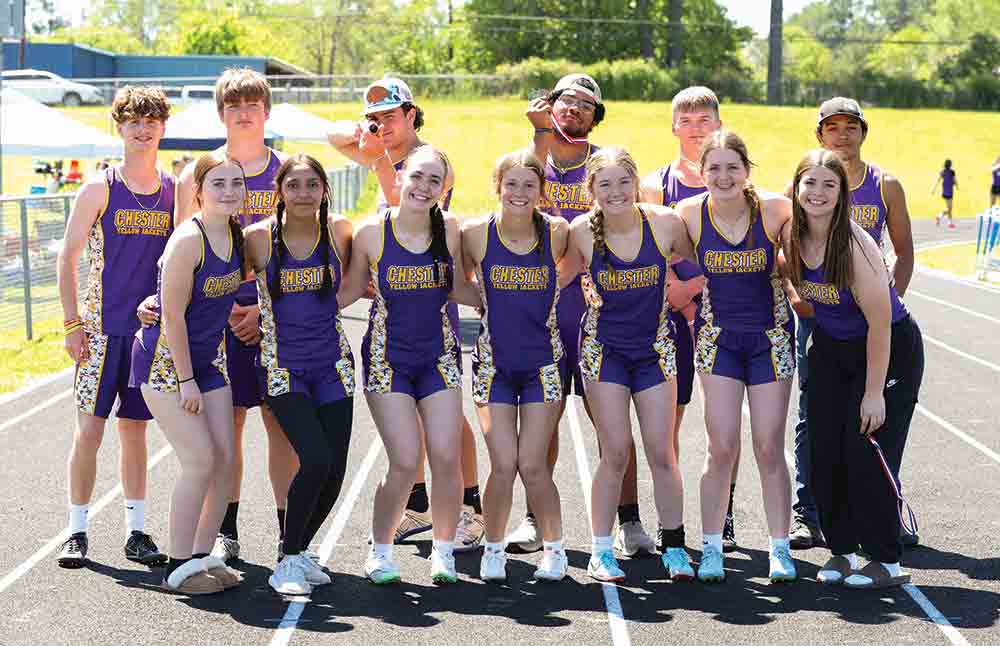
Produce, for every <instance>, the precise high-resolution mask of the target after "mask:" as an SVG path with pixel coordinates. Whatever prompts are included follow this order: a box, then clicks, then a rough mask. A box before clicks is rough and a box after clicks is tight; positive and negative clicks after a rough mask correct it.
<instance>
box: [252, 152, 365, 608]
mask: <svg viewBox="0 0 1000 646" xmlns="http://www.w3.org/2000/svg"><path fill="white" fill-rule="evenodd" d="M275 184H276V187H277V199H278V203H277V212H276V215H275V217H274V219H273V220H267V221H264V222H261V223H259V224H255V225H252V226H251V227H250V228H249V229H248V230H247V247H248V251H249V256H250V260H251V262H252V263H253V267H254V271H255V272H256V275H257V291H258V293H259V301H260V311H261V329H262V331H263V334H262V336H261V342H260V356H259V359H258V361H259V364H260V366H261V367H262V368H263V369H264V370H265V371H266V375H267V377H266V393H265V400H266V401H267V405H268V406H269V407H270V409H271V410H272V411H273V412H274V414H275V415H276V416H277V418H278V421H279V422H280V424H281V428H282V430H283V431H284V433H285V435H287V436H288V440H289V442H290V443H291V445H292V447H294V449H295V453H296V454H297V456H298V461H299V465H300V466H299V470H298V472H297V473H296V475H295V478H294V479H293V480H292V483H291V486H290V487H289V490H288V505H287V507H286V508H285V536H284V540H283V542H282V554H283V556H282V558H281V562H280V563H279V564H278V567H277V568H276V569H275V571H274V574H273V575H272V576H271V577H270V579H268V582H269V583H270V584H271V587H273V588H274V589H275V590H276V591H277V592H280V593H283V594H308V593H309V592H310V591H311V589H312V586H314V585H322V584H326V583H330V577H329V576H328V575H327V574H326V573H325V572H323V570H322V569H321V568H320V566H319V564H318V563H317V562H316V561H314V560H313V558H312V557H311V556H310V554H308V553H307V549H308V547H309V544H310V542H312V539H313V537H314V536H315V535H316V532H317V531H319V528H320V527H321V526H322V524H323V521H325V520H326V517H327V516H328V515H329V513H330V510H331V509H333V505H334V503H335V502H336V500H337V496H338V495H339V494H340V488H341V485H342V484H343V481H344V472H345V469H346V468H347V451H348V446H349V445H350V441H351V423H352V416H353V410H354V397H353V395H354V356H353V355H352V353H351V347H350V345H348V342H347V337H346V335H345V334H344V330H343V327H342V326H341V322H340V309H339V308H338V306H337V298H336V295H337V290H338V289H339V287H340V285H341V284H342V281H343V270H344V267H345V266H346V264H347V263H348V262H349V255H350V248H351V229H352V227H351V223H350V221H349V220H348V219H347V218H345V217H343V216H341V215H337V214H331V213H330V212H329V204H330V187H329V184H328V183H327V179H326V171H324V170H323V167H322V166H321V165H320V163H319V162H318V161H316V160H315V159H313V158H312V157H309V156H308V155H296V156H294V157H291V158H289V159H286V160H285V161H284V162H283V163H282V164H281V166H280V168H278V172H277V174H276V176H275Z"/></svg>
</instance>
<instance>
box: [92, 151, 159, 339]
mask: <svg viewBox="0 0 1000 646" xmlns="http://www.w3.org/2000/svg"><path fill="white" fill-rule="evenodd" d="M159 176H160V186H159V188H158V189H157V190H156V191H154V192H153V193H150V194H148V195H147V194H145V193H134V192H132V191H129V189H128V187H127V186H126V185H125V182H124V181H123V179H122V176H121V170H120V169H118V168H114V167H112V168H108V169H107V170H106V171H105V176H104V181H105V182H106V183H107V186H108V201H107V203H106V204H105V206H104V209H102V211H101V213H100V215H99V216H98V217H97V220H96V221H95V222H94V226H93V227H91V229H90V236H89V237H88V238H87V256H88V258H89V259H90V272H89V273H88V275H87V293H86V296H85V297H84V303H83V316H82V318H83V322H84V325H85V326H86V330H87V332H88V333H89V334H107V335H110V336H132V335H133V334H135V332H136V330H138V329H139V319H138V318H136V315H135V311H136V308H137V307H139V303H141V302H142V301H143V299H145V298H146V297H147V296H150V295H151V294H153V293H155V291H156V275H157V273H156V261H157V260H159V259H160V256H161V255H163V250H164V248H166V246H167V239H168V238H169V237H170V234H171V233H172V232H173V227H174V225H173V221H174V179H173V177H171V176H170V175H169V174H167V173H164V172H162V171H160V172H159Z"/></svg>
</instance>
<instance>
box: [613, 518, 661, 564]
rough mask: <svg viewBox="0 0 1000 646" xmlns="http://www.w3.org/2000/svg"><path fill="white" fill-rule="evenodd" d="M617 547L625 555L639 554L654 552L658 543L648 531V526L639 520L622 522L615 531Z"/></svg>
mask: <svg viewBox="0 0 1000 646" xmlns="http://www.w3.org/2000/svg"><path fill="white" fill-rule="evenodd" d="M615 549H616V550H618V551H619V552H621V553H622V554H624V555H625V556H630V557H632V556H637V555H638V554H639V553H640V552H642V553H644V554H647V555H648V554H652V553H653V552H654V550H656V543H655V542H654V541H653V539H652V538H650V536H649V534H647V533H646V528H645V527H643V526H642V523H641V522H640V521H638V520H630V521H628V522H625V523H621V524H620V525H619V526H618V531H617V532H615Z"/></svg>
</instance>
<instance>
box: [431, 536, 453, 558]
mask: <svg viewBox="0 0 1000 646" xmlns="http://www.w3.org/2000/svg"><path fill="white" fill-rule="evenodd" d="M434 549H435V550H437V552H438V554H440V555H441V556H451V555H452V554H453V553H454V552H455V541H454V540H451V541H439V540H438V539H436V538H435V539H434Z"/></svg>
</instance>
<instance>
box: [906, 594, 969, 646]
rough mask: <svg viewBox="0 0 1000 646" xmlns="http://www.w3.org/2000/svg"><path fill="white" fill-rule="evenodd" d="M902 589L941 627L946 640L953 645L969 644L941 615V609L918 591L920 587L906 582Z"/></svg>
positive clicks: (963, 645)
mask: <svg viewBox="0 0 1000 646" xmlns="http://www.w3.org/2000/svg"><path fill="white" fill-rule="evenodd" d="M903 590H905V591H906V594H908V595H910V598H912V599H913V600H914V601H915V602H916V603H917V605H918V606H920V609H921V610H923V611H924V614H926V615H927V616H928V617H930V620H931V621H933V622H934V623H935V624H937V627H938V628H940V629H941V632H943V633H944V636H945V637H947V638H948V641H950V642H951V643H952V644H954V645H955V646H969V642H968V641H966V639H965V637H962V633H960V632H958V630H957V629H956V628H955V627H954V626H952V625H951V622H950V621H948V618H947V617H945V616H944V615H942V614H941V611H940V610H938V609H937V608H935V607H934V604H933V603H931V600H930V599H928V598H927V597H925V596H924V593H923V592H921V591H920V588H918V587H917V586H915V585H913V584H912V583H907V584H905V585H903Z"/></svg>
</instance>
